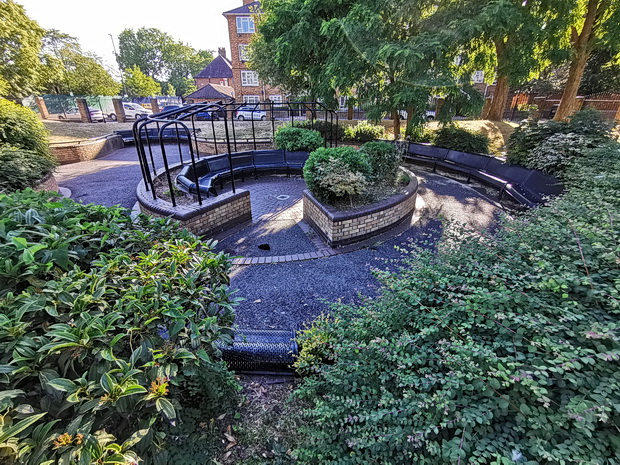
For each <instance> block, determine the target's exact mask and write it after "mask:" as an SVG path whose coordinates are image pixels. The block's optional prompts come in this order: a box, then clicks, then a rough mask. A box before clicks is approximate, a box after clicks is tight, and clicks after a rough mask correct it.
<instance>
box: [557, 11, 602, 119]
mask: <svg viewBox="0 0 620 465" xmlns="http://www.w3.org/2000/svg"><path fill="white" fill-rule="evenodd" d="M599 2H600V0H588V11H587V12H586V18H585V21H584V22H583V27H582V28H581V32H580V33H577V30H576V29H575V28H574V27H573V29H572V34H571V46H572V48H573V61H572V62H571V64H570V71H569V73H568V81H567V82H566V87H565V88H564V92H563V93H562V100H560V106H559V107H558V111H557V112H556V113H555V116H554V117H553V119H554V120H555V121H563V120H565V119H566V118H568V117H569V116H570V115H572V114H573V112H574V111H575V103H576V98H577V92H578V91H579V86H580V84H581V78H582V77H583V71H584V69H585V67H586V64H587V62H588V57H589V56H590V53H592V43H593V39H594V38H595V34H594V30H595V28H596V26H597V20H598V19H599V18H601V17H602V16H603V14H604V13H605V10H606V9H607V8H609V3H608V2H603V3H602V4H601V5H599Z"/></svg>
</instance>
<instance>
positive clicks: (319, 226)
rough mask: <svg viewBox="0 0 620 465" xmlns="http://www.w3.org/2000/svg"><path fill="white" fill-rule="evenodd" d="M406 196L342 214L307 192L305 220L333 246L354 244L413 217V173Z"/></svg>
mask: <svg viewBox="0 0 620 465" xmlns="http://www.w3.org/2000/svg"><path fill="white" fill-rule="evenodd" d="M404 171H406V172H407V174H408V175H409V177H410V181H409V185H408V186H407V187H406V188H405V190H404V193H403V194H398V195H395V196H392V197H390V198H389V199H386V200H384V201H382V202H378V203H376V204H373V205H368V206H366V207H363V208H359V209H355V210H351V211H346V212H340V211H338V210H335V209H334V208H331V207H329V206H326V205H323V204H322V203H321V202H319V201H318V200H317V199H316V198H315V197H314V196H313V195H312V194H311V193H310V192H309V191H304V198H303V209H304V220H305V221H306V222H307V223H309V224H310V225H311V226H312V228H313V229H314V230H315V231H316V232H317V234H318V235H319V236H321V238H322V239H323V241H325V243H327V244H328V245H329V246H331V247H337V246H341V245H346V244H351V243H353V242H358V241H361V240H365V239H368V238H371V237H373V236H377V235H379V234H381V233H383V232H385V231H387V230H388V229H390V228H392V227H394V226H396V225H398V224H400V223H401V222H402V221H405V220H407V219H408V218H411V215H412V214H413V211H414V210H415V202H416V196H417V189H418V181H417V178H416V177H415V175H414V174H413V173H411V172H410V171H408V170H404Z"/></svg>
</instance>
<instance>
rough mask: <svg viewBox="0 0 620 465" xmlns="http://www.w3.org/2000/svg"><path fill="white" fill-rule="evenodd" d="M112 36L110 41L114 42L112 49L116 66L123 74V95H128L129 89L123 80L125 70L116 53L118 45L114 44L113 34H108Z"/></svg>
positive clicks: (123, 79) (122, 79)
mask: <svg viewBox="0 0 620 465" xmlns="http://www.w3.org/2000/svg"><path fill="white" fill-rule="evenodd" d="M108 35H109V36H110V40H111V41H112V49H114V57H115V58H116V64H117V66H118V72H119V73H121V82H122V83H123V95H127V88H126V87H125V78H123V70H122V69H121V64H120V62H119V61H118V53H116V45H115V44H114V37H113V36H112V34H108Z"/></svg>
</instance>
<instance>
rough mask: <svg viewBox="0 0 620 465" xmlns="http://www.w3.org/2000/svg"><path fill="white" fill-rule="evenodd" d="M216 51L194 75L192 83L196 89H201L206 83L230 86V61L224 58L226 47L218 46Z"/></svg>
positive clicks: (231, 77) (231, 74)
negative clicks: (211, 58) (215, 54)
mask: <svg viewBox="0 0 620 465" xmlns="http://www.w3.org/2000/svg"><path fill="white" fill-rule="evenodd" d="M217 52H218V53H217V56H216V57H215V58H214V59H213V61H211V63H209V64H208V65H207V66H206V67H205V69H203V70H202V71H201V72H200V73H198V74H197V75H196V76H194V83H195V84H196V87H197V88H198V89H202V88H203V87H204V86H206V85H207V84H217V85H220V86H232V79H233V72H232V63H231V62H230V60H229V59H228V58H226V49H225V48H219V49H218V51H217Z"/></svg>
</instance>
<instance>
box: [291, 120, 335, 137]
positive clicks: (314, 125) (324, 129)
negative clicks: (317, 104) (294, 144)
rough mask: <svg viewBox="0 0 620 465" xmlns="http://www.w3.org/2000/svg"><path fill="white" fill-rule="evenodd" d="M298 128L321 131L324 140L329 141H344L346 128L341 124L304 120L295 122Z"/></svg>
mask: <svg viewBox="0 0 620 465" xmlns="http://www.w3.org/2000/svg"><path fill="white" fill-rule="evenodd" d="M295 127H296V128H302V129H312V130H314V131H319V133H320V134H321V136H322V137H323V139H325V140H327V141H336V140H343V139H344V127H342V126H340V125H339V124H336V123H332V122H330V121H326V120H322V119H321V120H314V121H312V120H304V121H295Z"/></svg>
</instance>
